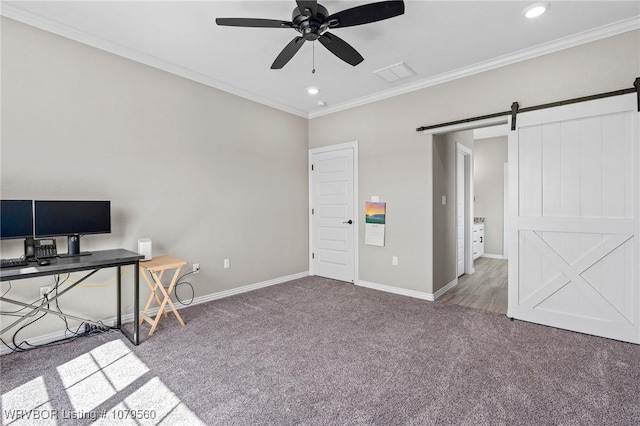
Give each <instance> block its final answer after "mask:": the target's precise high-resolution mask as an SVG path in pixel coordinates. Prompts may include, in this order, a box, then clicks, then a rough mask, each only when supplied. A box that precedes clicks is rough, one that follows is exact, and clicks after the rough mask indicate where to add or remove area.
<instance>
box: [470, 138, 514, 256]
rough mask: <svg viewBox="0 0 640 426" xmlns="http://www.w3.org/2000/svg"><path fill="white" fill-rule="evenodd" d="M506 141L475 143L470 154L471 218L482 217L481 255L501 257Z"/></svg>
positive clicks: (495, 140) (477, 141) (482, 140)
mask: <svg viewBox="0 0 640 426" xmlns="http://www.w3.org/2000/svg"><path fill="white" fill-rule="evenodd" d="M506 162H507V137H506V136H502V137H496V138H488V139H476V141H475V144H474V150H473V169H474V191H475V192H474V194H475V203H474V208H475V216H477V217H484V218H485V223H484V244H485V246H484V252H485V254H493V255H500V256H501V255H503V254H504V251H503V250H504V249H503V237H504V220H503V217H504V163H506Z"/></svg>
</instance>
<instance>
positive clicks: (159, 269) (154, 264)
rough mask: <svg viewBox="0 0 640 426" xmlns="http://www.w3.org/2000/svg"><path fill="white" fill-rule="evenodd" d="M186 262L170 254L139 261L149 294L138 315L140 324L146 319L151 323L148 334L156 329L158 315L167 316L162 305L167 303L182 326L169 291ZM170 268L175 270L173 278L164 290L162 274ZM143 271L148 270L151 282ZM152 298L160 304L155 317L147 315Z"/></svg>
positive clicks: (158, 320) (171, 289)
mask: <svg viewBox="0 0 640 426" xmlns="http://www.w3.org/2000/svg"><path fill="white" fill-rule="evenodd" d="M186 264H187V261H186V260H182V259H178V258H177V257H172V256H159V257H154V258H153V259H151V260H148V261H144V262H141V263H140V269H142V276H143V277H144V280H145V281H146V282H147V286H148V287H149V290H151V294H150V295H149V300H147V305H146V306H145V307H144V310H143V311H142V315H141V316H140V324H142V322H143V321H147V322H148V323H149V324H151V331H149V336H151V335H152V334H153V333H154V332H155V331H156V327H157V326H158V323H159V322H160V317H161V316H162V315H164V316H165V317H167V316H168V315H167V313H166V312H165V310H164V307H165V306H166V305H167V304H169V306H170V307H171V310H172V311H173V313H174V315H175V316H176V318H177V319H178V322H179V323H180V325H182V326H183V327H184V320H183V319H182V317H181V316H180V314H179V313H178V310H177V309H176V307H175V305H174V304H173V302H172V301H171V292H172V291H173V288H174V287H175V285H176V281H178V275H179V274H180V270H181V269H182V267H183V266H184V265H186ZM171 269H175V271H174V273H173V278H172V279H171V283H170V284H169V287H168V288H167V290H165V289H164V286H163V285H162V275H164V272H165V271H168V270H171ZM145 272H148V273H149V275H150V276H151V278H153V283H152V282H151V280H150V279H149V277H148V276H147V274H146V273H145ZM159 296H162V301H161V300H160V298H159ZM154 299H155V300H156V302H157V303H158V306H160V310H159V311H158V313H157V314H156V317H155V318H151V317H150V316H149V315H147V312H148V311H149V308H150V307H151V303H152V302H153V300H154Z"/></svg>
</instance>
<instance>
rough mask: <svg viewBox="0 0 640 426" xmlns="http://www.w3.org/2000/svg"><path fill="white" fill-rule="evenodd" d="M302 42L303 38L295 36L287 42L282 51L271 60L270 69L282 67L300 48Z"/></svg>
mask: <svg viewBox="0 0 640 426" xmlns="http://www.w3.org/2000/svg"><path fill="white" fill-rule="evenodd" d="M303 44H304V39H303V38H302V37H295V38H294V39H293V40H291V41H290V42H289V44H287V45H286V46H285V47H284V49H282V52H280V54H279V55H278V57H277V58H276V60H275V61H273V64H272V65H271V69H272V70H279V69H280V68H282V67H284V66H285V65H286V64H287V62H289V61H290V60H291V58H293V55H295V54H296V53H297V52H298V50H300V48H301V47H302V45H303Z"/></svg>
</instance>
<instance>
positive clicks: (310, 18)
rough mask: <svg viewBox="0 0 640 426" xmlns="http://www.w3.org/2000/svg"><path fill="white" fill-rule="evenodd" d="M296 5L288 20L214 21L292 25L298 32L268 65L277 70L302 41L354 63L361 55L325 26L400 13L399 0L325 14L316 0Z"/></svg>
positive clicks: (220, 21)
mask: <svg viewBox="0 0 640 426" xmlns="http://www.w3.org/2000/svg"><path fill="white" fill-rule="evenodd" d="M296 3H297V4H298V7H296V8H295V9H293V13H292V15H291V16H292V17H291V21H278V20H276V19H259V18H216V24H218V25H224V26H229V27H253V28H293V29H294V30H296V31H298V32H299V33H300V34H301V35H300V36H296V37H295V38H294V39H293V40H291V42H289V44H287V45H286V46H285V48H284V49H283V50H282V52H280V54H279V55H278V57H277V58H276V60H275V61H274V62H273V64H272V65H271V69H281V68H282V67H284V66H285V65H286V64H287V62H289V60H291V58H293V56H294V55H295V54H296V53H297V52H298V50H300V48H301V47H302V45H303V44H304V42H305V41H316V40H318V41H319V42H320V43H322V45H323V46H324V47H326V48H327V49H328V50H329V51H330V52H331V53H333V54H334V55H336V56H337V57H338V58H340V59H342V60H343V61H345V62H346V63H348V64H350V65H353V66H356V65H358V64H359V63H360V62H362V61H363V60H364V58H363V57H362V56H361V55H360V54H359V53H358V51H356V50H355V49H354V48H353V47H351V45H349V43H347V42H346V41H344V40H342V39H341V38H340V37H338V36H336V35H335V34H332V33H330V32H329V31H327V30H328V29H335V28H344V27H353V26H355V25H362V24H368V23H371V22H376V21H382V20H384V19H389V18H393V17H394V16H398V15H402V14H403V13H404V2H403V1H402V0H390V1H382V2H378V3H370V4H365V5H362V6H357V7H352V8H350V9H346V10H343V11H341V12H337V13H334V14H333V15H329V12H328V11H327V9H326V8H325V7H324V6H322V5H321V4H318V2H317V0H306V1H305V0H296Z"/></svg>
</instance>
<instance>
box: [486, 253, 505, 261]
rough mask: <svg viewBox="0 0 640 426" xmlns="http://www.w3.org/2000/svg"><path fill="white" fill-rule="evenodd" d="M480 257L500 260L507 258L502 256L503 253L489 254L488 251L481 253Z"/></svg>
mask: <svg viewBox="0 0 640 426" xmlns="http://www.w3.org/2000/svg"><path fill="white" fill-rule="evenodd" d="M480 257H486V258H488V259H500V260H507V258H506V257H504V256H503V255H501V254H489V253H485V254H483V255H482V256H480Z"/></svg>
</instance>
